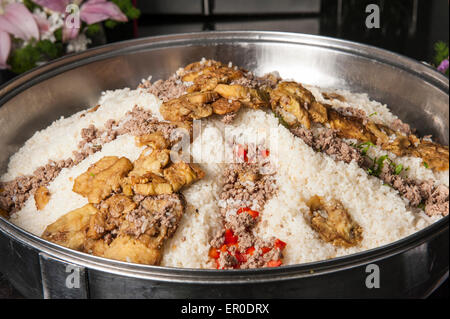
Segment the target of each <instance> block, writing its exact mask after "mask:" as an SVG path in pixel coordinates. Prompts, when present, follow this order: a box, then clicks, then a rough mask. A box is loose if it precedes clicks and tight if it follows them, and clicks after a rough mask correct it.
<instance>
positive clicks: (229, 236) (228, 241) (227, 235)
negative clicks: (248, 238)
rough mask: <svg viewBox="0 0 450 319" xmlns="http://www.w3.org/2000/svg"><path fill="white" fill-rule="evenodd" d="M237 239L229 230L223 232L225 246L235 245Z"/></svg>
mask: <svg viewBox="0 0 450 319" xmlns="http://www.w3.org/2000/svg"><path fill="white" fill-rule="evenodd" d="M237 242H238V237H237V236H234V232H233V231H232V230H231V229H227V230H225V244H227V245H228V244H237Z"/></svg>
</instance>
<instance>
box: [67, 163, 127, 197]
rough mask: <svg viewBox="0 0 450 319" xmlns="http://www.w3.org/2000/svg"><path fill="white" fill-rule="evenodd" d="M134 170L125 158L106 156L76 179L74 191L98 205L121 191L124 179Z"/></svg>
mask: <svg viewBox="0 0 450 319" xmlns="http://www.w3.org/2000/svg"><path fill="white" fill-rule="evenodd" d="M132 169H133V165H132V164H131V162H130V160H128V159H127V158H125V157H121V158H118V157H116V156H106V157H103V158H102V159H101V160H99V161H98V162H96V163H95V164H94V165H92V166H91V167H89V169H88V170H87V172H85V173H83V174H81V175H80V176H78V177H77V178H76V179H75V182H74V185H73V189H72V190H73V191H74V192H75V193H78V194H80V195H82V196H84V197H87V198H88V201H89V203H93V204H98V203H100V202H101V200H102V199H105V198H106V197H108V196H109V195H110V194H111V193H112V192H115V191H119V190H120V185H121V182H122V179H123V178H124V177H125V176H126V175H127V174H128V172H129V171H131V170H132Z"/></svg>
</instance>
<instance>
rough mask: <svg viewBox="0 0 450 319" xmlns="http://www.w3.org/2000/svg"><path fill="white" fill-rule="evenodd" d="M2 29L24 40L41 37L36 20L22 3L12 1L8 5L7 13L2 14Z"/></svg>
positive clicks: (0, 19) (0, 28)
mask: <svg viewBox="0 0 450 319" xmlns="http://www.w3.org/2000/svg"><path fill="white" fill-rule="evenodd" d="M0 30H2V31H5V32H8V33H9V34H12V35H14V36H15V37H17V38H20V39H23V40H30V39H31V38H35V39H37V40H38V39H39V29H38V26H37V24H36V21H35V20H34V17H33V15H32V14H31V13H30V11H28V9H27V8H26V7H25V6H24V5H23V4H22V3H11V4H9V5H7V6H6V8H5V13H4V14H2V15H0Z"/></svg>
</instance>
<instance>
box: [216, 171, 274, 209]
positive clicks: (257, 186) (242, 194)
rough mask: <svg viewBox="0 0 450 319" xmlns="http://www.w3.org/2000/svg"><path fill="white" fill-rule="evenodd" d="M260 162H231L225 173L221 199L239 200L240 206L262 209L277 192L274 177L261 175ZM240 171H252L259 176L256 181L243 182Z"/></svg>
mask: <svg viewBox="0 0 450 319" xmlns="http://www.w3.org/2000/svg"><path fill="white" fill-rule="evenodd" d="M259 171H260V167H259V166H258V164H249V163H235V164H230V165H229V166H228V168H227V169H225V171H224V174H223V177H222V178H223V179H224V185H223V188H222V193H221V194H220V199H221V200H223V201H226V200H228V199H233V200H235V201H238V202H239V203H240V204H239V205H240V206H239V207H246V206H248V207H250V206H253V205H255V206H257V207H258V209H262V208H263V207H264V204H265V203H266V201H267V200H269V199H270V198H272V196H273V195H274V194H275V191H276V189H275V184H274V179H273V177H272V176H271V175H261V174H260V173H259ZM239 173H252V174H255V175H256V176H257V180H256V181H254V182H242V181H240V180H239ZM239 207H238V208H239Z"/></svg>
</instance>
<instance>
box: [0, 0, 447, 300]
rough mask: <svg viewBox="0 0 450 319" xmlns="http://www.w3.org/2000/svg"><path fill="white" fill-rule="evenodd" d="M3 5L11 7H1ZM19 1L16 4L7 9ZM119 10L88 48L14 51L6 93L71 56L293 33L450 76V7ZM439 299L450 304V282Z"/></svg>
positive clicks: (420, 1)
mask: <svg viewBox="0 0 450 319" xmlns="http://www.w3.org/2000/svg"><path fill="white" fill-rule="evenodd" d="M2 1H5V0H0V2H2ZM11 1H12V2H14V1H15V0H8V1H7V2H11ZM20 2H23V3H24V4H25V5H27V7H28V8H29V10H30V12H37V13H39V14H42V11H44V12H46V13H47V18H48V19H49V17H50V13H49V11H48V10H47V9H46V8H41V7H39V6H38V7H36V6H35V3H34V2H39V1H34V2H33V1H30V0H27V1H25V0H24V1H20ZM86 2H89V1H86ZM112 2H113V3H115V4H116V5H117V6H118V7H119V8H120V9H121V11H122V12H123V13H124V14H125V15H126V16H127V20H128V21H127V22H120V21H118V20H121V19H120V17H117V16H115V17H114V16H112V17H111V18H110V19H108V20H104V21H99V22H96V23H92V24H89V25H87V24H84V25H83V27H82V30H83V33H82V34H85V35H86V36H87V37H88V39H87V40H86V39H85V41H84V42H82V43H80V41H79V40H80V38H74V39H72V40H70V41H63V38H61V35H60V34H59V29H55V30H54V35H55V36H54V37H53V38H52V37H51V36H50V37H49V39H50V40H54V41H53V42H52V43H49V42H48V41H47V42H45V44H46V45H47V46H43V45H41V46H42V47H45V48H46V50H47V51H43V49H40V50H41V51H36V52H38V53H36V56H37V57H36V58H35V60H33V61H30V60H29V59H31V58H32V57H33V56H32V55H30V57H28V56H27V55H24V54H22V55H19V54H17V53H15V52H14V51H13V50H12V51H11V53H10V57H9V59H8V63H9V64H10V67H9V69H4V70H0V85H1V84H3V83H5V82H6V81H8V80H11V79H13V78H14V77H15V76H16V75H17V73H21V72H23V71H25V70H27V69H29V68H31V67H34V66H36V65H39V64H41V63H44V62H46V60H51V58H53V57H57V56H61V55H64V54H67V52H69V51H71V52H77V51H81V50H84V49H86V48H89V47H92V46H97V45H102V44H106V43H111V42H116V41H122V40H128V39H132V38H137V37H148V36H156V35H166V34H172V33H184V32H201V31H210V30H217V31H222V30H269V31H287V32H300V33H308V34H314V35H323V36H329V37H335V38H340V39H345V40H351V41H356V42H361V43H366V44H370V45H374V46H377V47H381V48H384V49H387V50H390V51H394V52H397V53H400V54H402V55H406V56H408V57H411V58H414V59H416V60H419V61H424V62H426V63H429V64H430V65H432V66H434V67H436V68H437V67H439V66H441V68H440V70H441V71H442V72H443V73H445V72H447V75H448V42H449V40H448V39H449V4H448V1H446V0H389V1H388V0H276V1H275V0H246V1H242V0H112ZM369 4H377V5H378V6H379V8H380V28H372V29H368V28H366V26H365V20H366V17H367V16H368V14H369V13H366V7H367V5H369ZM131 6H132V7H131ZM4 9H5V8H3V11H4ZM135 9H137V10H135ZM81 10H83V6H81ZM0 13H1V11H0ZM49 21H50V20H49ZM90 22H92V21H90ZM0 31H1V30H0ZM42 38H43V37H41V39H42ZM58 41H60V42H61V43H59V42H58ZM77 41H78V42H77ZM50 42H51V41H50ZM17 43H19V44H17ZM14 45H16V48H18V49H22V48H21V47H20V42H13V49H14ZM69 48H70V49H69ZM30 50H31V49H30ZM27 52H28V51H27ZM43 52H44V53H45V54H44V53H43ZM50 53H51V54H50ZM43 57H45V58H44V59H43ZM21 59H25V61H22V60H21ZM27 59H28V60H27ZM42 59H43V61H41V60H42ZM443 60H444V62H445V60H447V64H446V65H447V68H446V69H445V68H444V67H445V65H444V66H442V65H441V64H445V63H444V62H442V61H443ZM33 63H34V64H33ZM2 297H3V298H5V297H9V298H14V297H20V295H19V294H18V293H17V292H16V291H15V290H14V289H13V288H12V287H11V286H9V284H8V283H7V280H6V279H5V278H3V277H2V276H1V274H0V298H2ZM431 297H433V298H448V280H447V281H446V282H445V283H444V284H443V285H442V286H441V287H440V288H439V289H437V290H436V291H435V293H434V294H433V295H432V296H431Z"/></svg>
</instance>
